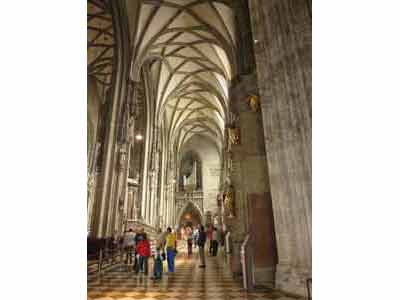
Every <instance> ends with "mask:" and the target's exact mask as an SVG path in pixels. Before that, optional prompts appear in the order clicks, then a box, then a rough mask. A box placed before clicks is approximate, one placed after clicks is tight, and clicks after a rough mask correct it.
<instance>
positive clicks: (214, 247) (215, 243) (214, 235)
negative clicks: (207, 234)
mask: <svg viewBox="0 0 400 300" xmlns="http://www.w3.org/2000/svg"><path fill="white" fill-rule="evenodd" d="M211 238H212V241H211V245H212V256H217V252H218V230H217V228H215V227H214V228H213V232H212V235H211Z"/></svg>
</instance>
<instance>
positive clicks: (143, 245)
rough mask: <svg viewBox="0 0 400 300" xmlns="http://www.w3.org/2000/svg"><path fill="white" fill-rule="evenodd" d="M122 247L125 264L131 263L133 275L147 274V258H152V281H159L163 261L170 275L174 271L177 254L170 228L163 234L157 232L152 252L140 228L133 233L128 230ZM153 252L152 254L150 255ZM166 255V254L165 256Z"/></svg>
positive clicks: (174, 237)
mask: <svg viewBox="0 0 400 300" xmlns="http://www.w3.org/2000/svg"><path fill="white" fill-rule="evenodd" d="M123 247H124V249H125V253H126V258H125V263H126V264H127V265H130V264H132V263H133V271H134V272H135V273H139V272H143V273H144V274H145V275H147V274H148V269H149V267H148V266H149V257H151V256H153V258H154V268H153V277H152V278H153V279H155V280H159V279H161V278H162V274H163V261H164V260H165V259H167V261H168V272H170V273H172V272H174V269H175V256H176V253H177V244H176V235H175V233H172V230H171V228H170V227H168V228H167V231H166V232H165V233H163V232H161V230H159V231H158V237H157V239H156V245H155V249H154V250H153V251H152V249H151V244H150V241H149V239H148V237H147V234H146V233H145V232H144V229H143V228H141V229H139V230H138V232H137V233H135V232H134V231H133V230H132V229H129V230H128V231H127V232H126V233H125V236H124V242H123ZM152 252H153V253H152ZM165 253H166V254H165Z"/></svg>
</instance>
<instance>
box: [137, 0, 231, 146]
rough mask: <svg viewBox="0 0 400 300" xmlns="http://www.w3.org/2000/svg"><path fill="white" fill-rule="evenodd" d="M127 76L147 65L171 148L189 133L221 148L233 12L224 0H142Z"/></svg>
mask: <svg viewBox="0 0 400 300" xmlns="http://www.w3.org/2000/svg"><path fill="white" fill-rule="evenodd" d="M133 45H134V46H133V48H134V50H133V68H132V73H133V74H131V75H132V77H133V78H134V80H138V79H139V76H140V75H139V74H140V70H141V67H142V66H143V65H144V64H145V63H148V64H149V68H150V72H151V77H152V81H153V82H154V83H155V84H154V86H155V90H154V94H155V95H156V103H157V104H156V115H155V117H156V120H158V122H159V124H158V126H159V127H160V128H163V131H164V132H165V133H166V135H167V139H168V140H169V141H170V143H169V144H170V147H171V149H177V150H178V151H179V149H180V147H181V146H182V145H183V144H184V143H185V142H186V141H187V140H189V139H190V138H191V137H192V136H194V135H201V136H203V137H206V138H209V139H211V140H212V141H214V143H216V144H217V145H218V146H219V148H220V149H221V147H222V144H223V140H224V124H225V122H226V120H227V118H228V116H227V111H228V105H229V98H228V89H229V81H230V80H231V79H232V77H233V74H234V73H235V69H236V66H235V61H234V57H235V48H236V46H235V45H236V41H235V32H234V16H233V12H232V8H231V7H230V3H229V1H222V0H207V1H204V0H202V1H193V0H184V1H182V0H179V1H177V0H174V1H173V0H169V1H151V0H142V1H141V3H140V14H139V18H138V24H137V31H136V34H135V37H134V41H133Z"/></svg>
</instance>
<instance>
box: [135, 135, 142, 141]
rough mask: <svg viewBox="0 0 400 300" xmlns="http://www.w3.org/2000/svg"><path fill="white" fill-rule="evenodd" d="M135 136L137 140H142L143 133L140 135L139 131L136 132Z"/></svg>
mask: <svg viewBox="0 0 400 300" xmlns="http://www.w3.org/2000/svg"><path fill="white" fill-rule="evenodd" d="M135 138H136V139H137V140H138V141H141V140H143V135H141V134H140V133H138V134H137V135H136V136H135Z"/></svg>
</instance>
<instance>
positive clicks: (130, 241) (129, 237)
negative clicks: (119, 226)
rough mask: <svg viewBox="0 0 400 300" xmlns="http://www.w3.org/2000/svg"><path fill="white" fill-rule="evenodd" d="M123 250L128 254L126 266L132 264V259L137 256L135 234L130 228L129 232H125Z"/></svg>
mask: <svg viewBox="0 0 400 300" xmlns="http://www.w3.org/2000/svg"><path fill="white" fill-rule="evenodd" d="M123 248H124V250H125V253H126V259H125V264H126V265H129V264H130V263H132V258H133V257H134V255H135V253H134V252H135V233H134V232H133V230H132V228H129V230H128V231H127V232H125V236H124V241H123Z"/></svg>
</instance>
